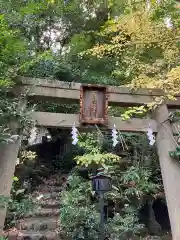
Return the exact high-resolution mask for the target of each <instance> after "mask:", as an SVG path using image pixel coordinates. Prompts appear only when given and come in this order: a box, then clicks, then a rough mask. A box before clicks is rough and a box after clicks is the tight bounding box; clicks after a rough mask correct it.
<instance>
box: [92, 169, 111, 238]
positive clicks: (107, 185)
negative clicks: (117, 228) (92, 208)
mask: <svg viewBox="0 0 180 240" xmlns="http://www.w3.org/2000/svg"><path fill="white" fill-rule="evenodd" d="M111 189H112V183H111V178H110V177H108V176H106V175H105V174H104V173H103V169H99V171H98V173H97V175H96V176H93V177H92V190H93V191H95V192H96V193H98V194H99V204H100V214H101V219H100V240H104V239H105V236H104V232H105V231H104V193H105V192H108V191H110V190H111Z"/></svg>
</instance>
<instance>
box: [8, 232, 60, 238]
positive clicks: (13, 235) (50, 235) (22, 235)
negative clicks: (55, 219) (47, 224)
mask: <svg viewBox="0 0 180 240" xmlns="http://www.w3.org/2000/svg"><path fill="white" fill-rule="evenodd" d="M7 239H9V240H26V239H28V240H42V239H43V240H62V238H60V237H59V234H58V233H56V232H55V231H39V232H34V231H17V232H16V233H15V232H12V231H10V232H9V233H8V235H7Z"/></svg>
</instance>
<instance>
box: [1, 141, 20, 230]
mask: <svg viewBox="0 0 180 240" xmlns="http://www.w3.org/2000/svg"><path fill="white" fill-rule="evenodd" d="M19 146H20V139H19V140H17V141H16V142H15V143H7V144H5V143H3V144H0V197H1V196H3V197H10V192H11V188H12V181H13V177H14V171H15V166H16V161H17V156H18V151H19ZM5 218H6V206H4V205H3V204H1V203H0V234H1V232H2V230H3V228H4V221H5Z"/></svg>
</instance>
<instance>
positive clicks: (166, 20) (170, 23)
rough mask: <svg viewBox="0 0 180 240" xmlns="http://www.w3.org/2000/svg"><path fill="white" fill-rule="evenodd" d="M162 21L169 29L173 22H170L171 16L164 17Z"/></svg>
mask: <svg viewBox="0 0 180 240" xmlns="http://www.w3.org/2000/svg"><path fill="white" fill-rule="evenodd" d="M164 23H165V25H166V27H167V28H169V29H171V28H173V23H172V20H171V17H165V18H164Z"/></svg>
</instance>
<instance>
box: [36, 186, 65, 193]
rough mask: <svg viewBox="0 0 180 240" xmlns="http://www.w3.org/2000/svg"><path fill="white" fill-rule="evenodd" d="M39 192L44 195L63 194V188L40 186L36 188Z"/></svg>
mask: <svg viewBox="0 0 180 240" xmlns="http://www.w3.org/2000/svg"><path fill="white" fill-rule="evenodd" d="M36 189H37V191H38V192H42V193H53V192H61V191H62V189H63V187H62V186H48V185H40V186H39V187H37V188H36Z"/></svg>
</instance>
